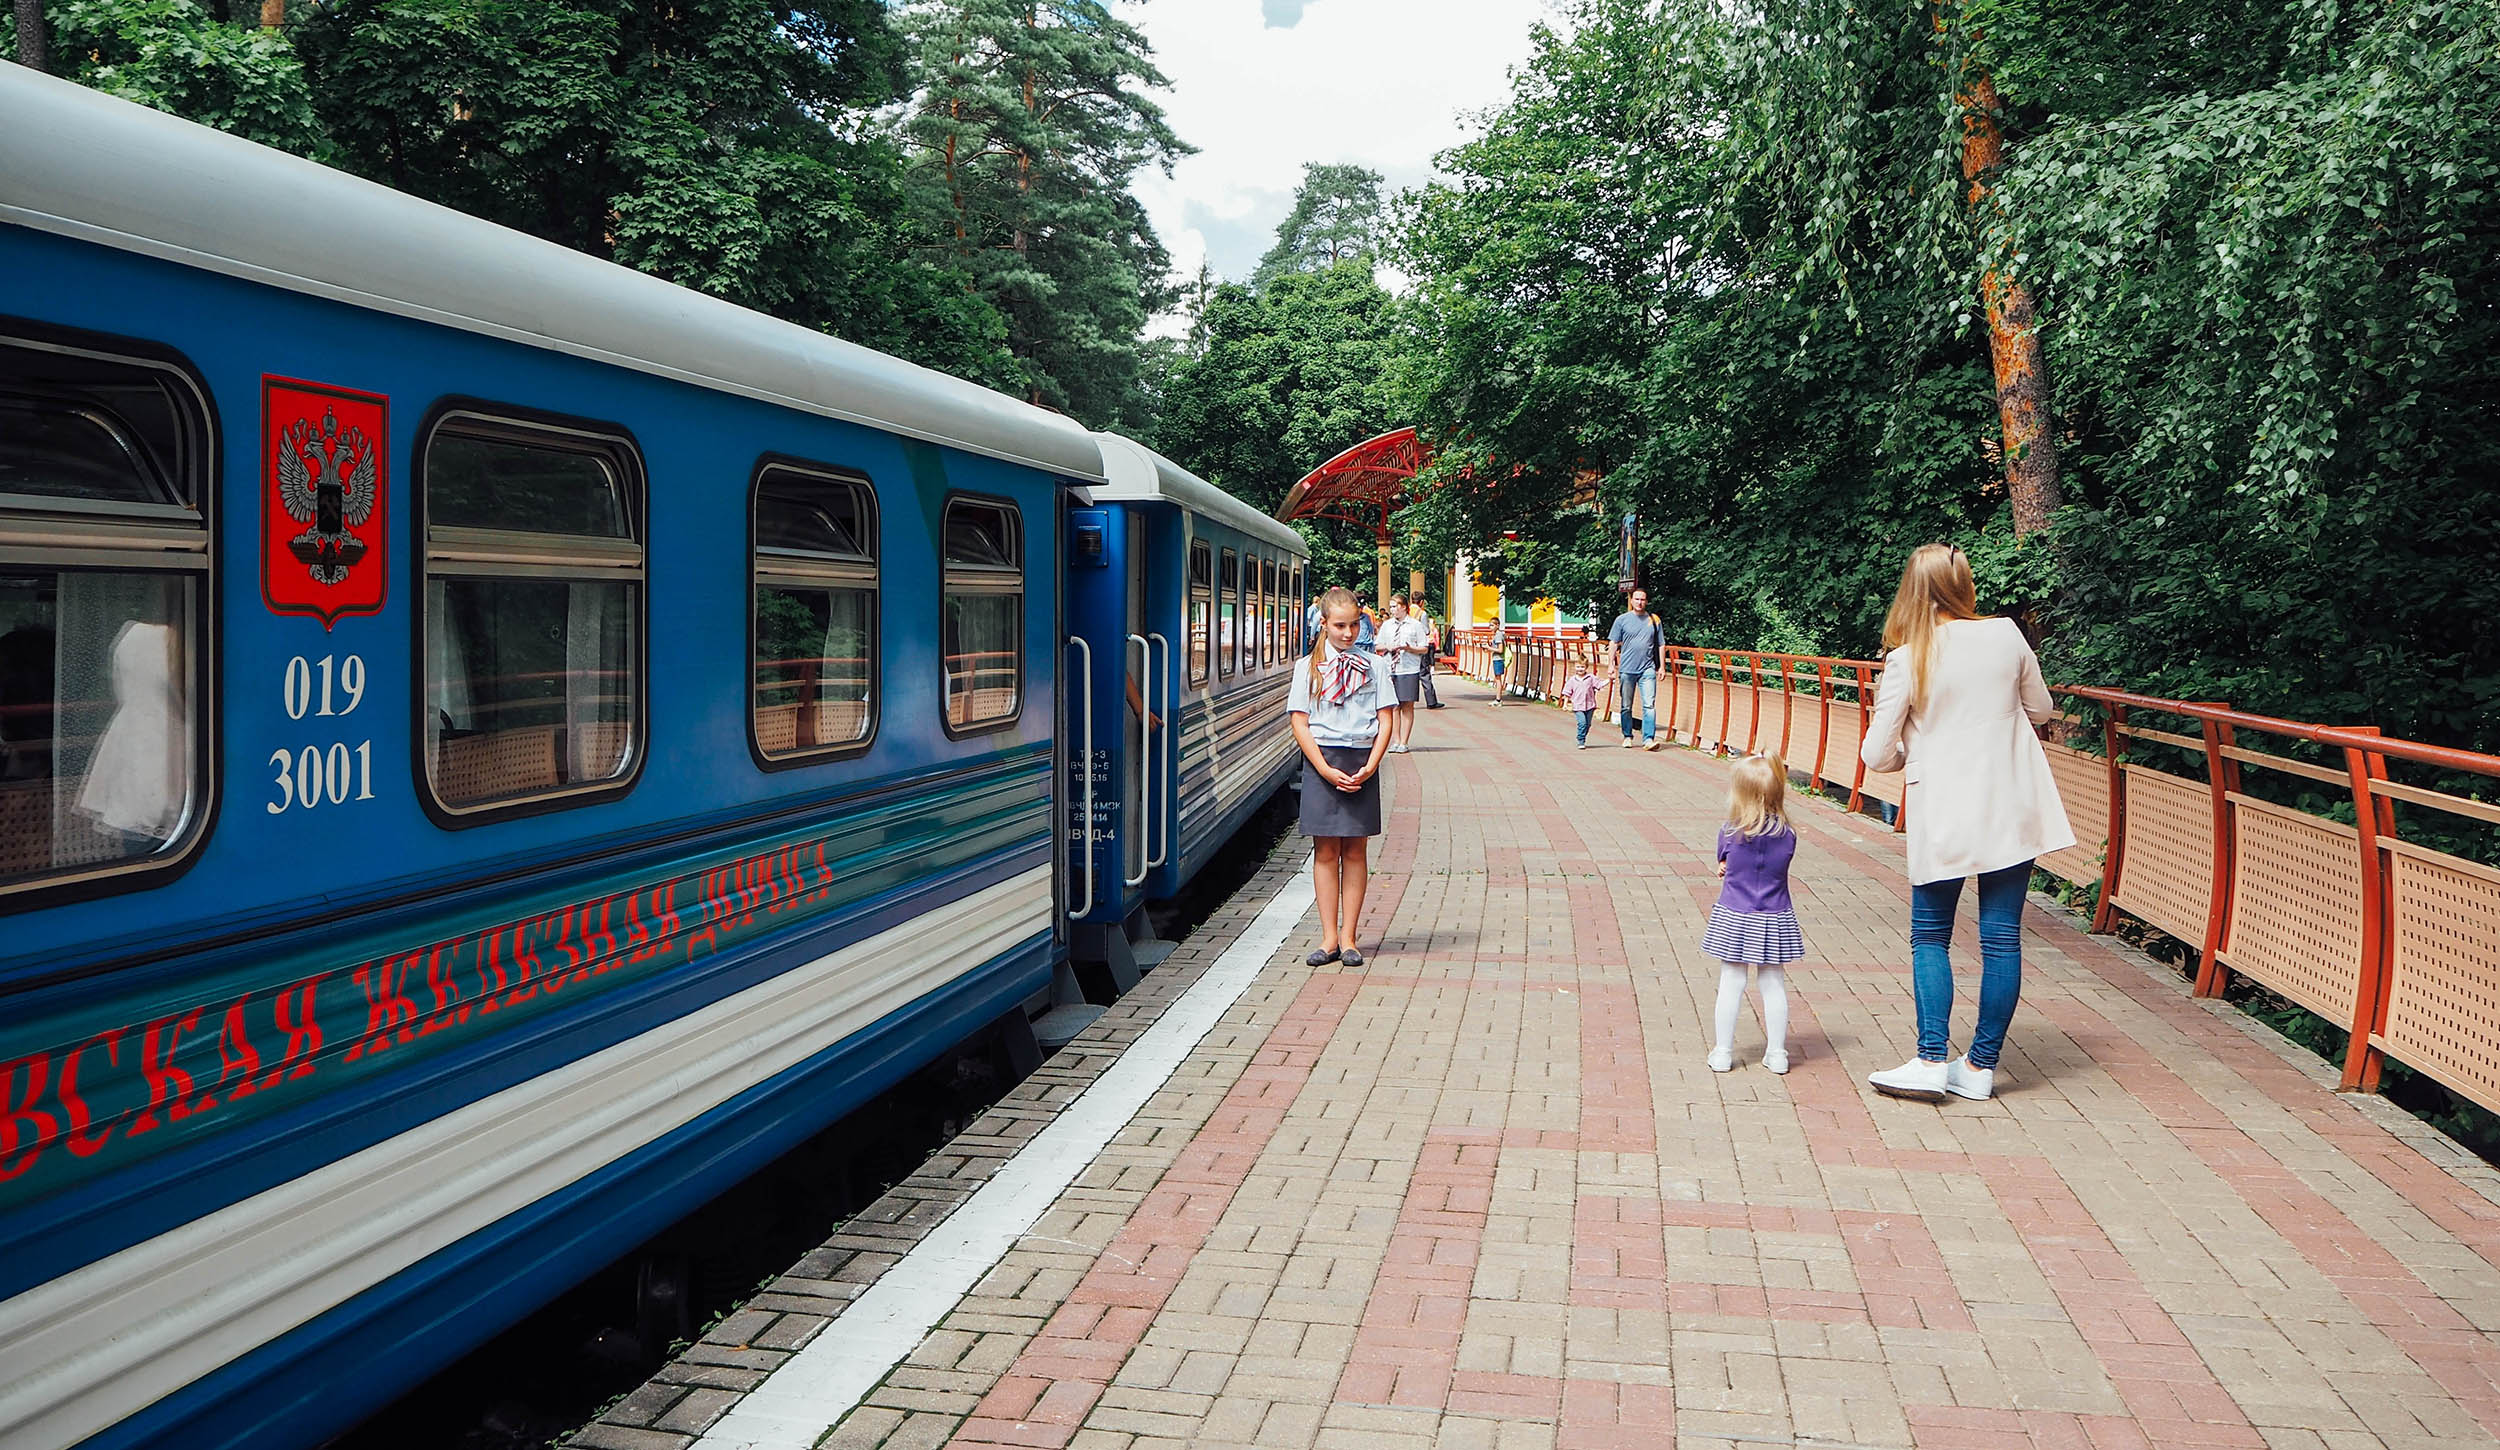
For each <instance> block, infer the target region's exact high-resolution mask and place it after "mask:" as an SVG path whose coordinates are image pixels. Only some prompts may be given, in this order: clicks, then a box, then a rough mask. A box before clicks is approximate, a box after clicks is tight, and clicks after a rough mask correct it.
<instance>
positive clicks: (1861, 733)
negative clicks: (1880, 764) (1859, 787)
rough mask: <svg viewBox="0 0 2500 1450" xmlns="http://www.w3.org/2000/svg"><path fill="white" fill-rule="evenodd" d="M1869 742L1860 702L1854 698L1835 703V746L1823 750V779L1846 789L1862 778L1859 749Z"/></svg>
mask: <svg viewBox="0 0 2500 1450" xmlns="http://www.w3.org/2000/svg"><path fill="white" fill-rule="evenodd" d="M1865 739H1866V725H1865V717H1864V715H1863V713H1862V712H1861V711H1860V710H1859V709H1858V702H1857V701H1855V700H1851V699H1839V700H1834V701H1832V743H1831V744H1830V745H1828V746H1825V747H1824V750H1823V776H1824V778H1825V779H1826V780H1829V781H1830V782H1831V783H1832V784H1834V785H1838V786H1846V785H1847V784H1849V782H1851V781H1853V780H1855V779H1857V777H1858V746H1859V745H1860V743H1862V742H1863V741H1864V740H1865Z"/></svg>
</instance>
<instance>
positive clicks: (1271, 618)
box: [1259, 559, 1284, 665]
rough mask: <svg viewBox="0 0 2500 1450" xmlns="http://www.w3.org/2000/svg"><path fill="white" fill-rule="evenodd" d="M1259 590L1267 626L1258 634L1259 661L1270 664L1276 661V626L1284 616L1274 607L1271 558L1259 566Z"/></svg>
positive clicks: (1273, 579) (1274, 591)
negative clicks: (1263, 604) (1265, 613)
mask: <svg viewBox="0 0 2500 1450" xmlns="http://www.w3.org/2000/svg"><path fill="white" fill-rule="evenodd" d="M1259 592H1260V593H1261V594H1263V595H1264V596H1265V597H1266V601H1267V628H1266V629H1264V630H1262V631H1260V634H1259V662H1260V663H1262V664H1270V665H1272V664H1274V663H1276V654H1277V650H1276V626H1277V623H1278V621H1280V620H1282V619H1283V618H1284V614H1283V611H1281V610H1279V609H1278V608H1277V607H1276V561H1275V560H1273V559H1270V560H1268V561H1267V562H1265V563H1263V564H1261V565H1260V566H1259Z"/></svg>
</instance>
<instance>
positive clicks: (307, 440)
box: [260, 377, 391, 629]
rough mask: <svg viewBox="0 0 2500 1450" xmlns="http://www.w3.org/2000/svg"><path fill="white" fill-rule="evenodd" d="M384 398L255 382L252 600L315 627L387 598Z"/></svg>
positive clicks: (375, 608) (387, 414) (371, 609)
mask: <svg viewBox="0 0 2500 1450" xmlns="http://www.w3.org/2000/svg"><path fill="white" fill-rule="evenodd" d="M390 419H391V402H390V399H388V398H385V397H382V396H380V395H378V394H374V393H359V392H355V391H352V390H350V389H347V388H333V387H330V386H327V385H326V384H322V383H301V382H296V381H294V380H292V379H289V378H273V377H264V378H262V379H261V380H260V420H261V425H260V426H261V437H260V464H261V550H260V592H261V598H262V599H263V600H265V601H266V602H267V603H268V605H269V608H270V609H271V610H272V611H273V612H275V613H278V614H309V615H313V616H314V617H316V618H318V619H319V620H320V621H321V623H322V627H323V628H325V629H326V628H329V627H331V626H334V625H336V624H337V623H338V621H339V617H340V616H341V615H347V614H378V613H380V612H381V610H382V601H383V599H384V598H385V597H386V595H387V592H388V590H387V584H388V576H389V557H388V551H387V550H386V549H385V548H384V542H385V540H384V523H385V521H386V520H387V519H388V518H389V517H390V511H389V510H388V508H386V507H385V504H386V502H387V500H388V496H389V492H388V485H389V475H390Z"/></svg>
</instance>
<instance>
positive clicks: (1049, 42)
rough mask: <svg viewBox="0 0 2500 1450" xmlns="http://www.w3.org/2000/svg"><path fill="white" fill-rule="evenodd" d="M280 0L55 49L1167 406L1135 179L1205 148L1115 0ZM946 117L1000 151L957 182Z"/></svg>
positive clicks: (839, 313) (180, 97)
mask: <svg viewBox="0 0 2500 1450" xmlns="http://www.w3.org/2000/svg"><path fill="white" fill-rule="evenodd" d="M259 8H260V7H259V6H258V4H257V3H252V4H223V3H217V4H204V3H202V0H48V14H49V17H50V19H51V22H52V30H53V46H52V53H53V56H54V59H55V64H56V66H57V67H58V68H59V69H61V70H63V71H64V72H65V73H67V74H69V75H70V76H71V77H72V78H73V79H77V80H80V81H83V82H85V83H87V84H89V85H93V86H95V87H97V88H99V89H102V90H105V91H108V92H110V93H112V94H115V95H119V96H123V97H125V98H127V99H130V100H134V101H138V102H141V103H142V104H146V105H151V106H156V107H158V108H160V109H163V110H167V111H171V112H174V113H175V114H178V115H182V116H186V117H189V118H191V119H193V120H197V121H201V122H204V123H206V124H209V125H213V126H217V127H219V128H221V129H225V130H229V131H232V132H235V133H236V134H238V135H243V136H247V137H250V138H251V139H253V140H256V141H260V142H263V143H265V144H268V145H272V146H278V147H281V148H284V149H286V150H290V151H294V152H297V153H299V154H302V155H306V156H310V157H313V158H315V159H318V160H321V161H324V162H327V163H329V164H331V165H334V166H338V167H341V168H343V169H345V170H348V171H352V172H355V173H358V174H360V175H363V176H367V177H370V178H372V179H373V180H376V181H380V182H383V183H385V184H387V185H390V186H393V187H396V188H399V189H400V190H403V191H407V192H410V193H413V194H415V195H418V196H422V197H425V198H427V199H429V200H432V201H437V202H441V203H442V204H444V205H446V206H451V207H456V208H458V209H460V210H462V211H466V212H470V213H472V214H474V215H477V216H481V217H485V218H487V219H489V220H492V221H495V222H499V223H501V224H503V225H505V226H510V227H515V228H518V229H520V230H522V231H526V232H530V233H533V234H535V235H538V236H541V237H545V238H547V239H548V240H551V241H555V242H559V243H562V244H563V245H566V246H570V247H575V248H578V249H580V250H582V251H585V252H589V253H591V254H592V255H595V256H600V257H606V258H610V259H612V260H615V261H618V262H621V263H624V264H626V265H629V266H634V267H639V268H642V269H644V270H646V271H650V272H653V273H656V274H658V275H660V276H663V277H667V278H669V279H670V280H672V281H676V282H680V283H683V284H685V285H686V286H690V287H696V288H700V289H701V290H703V291H706V292H710V293H712V294H714V295H716V296H720V297H724V298H727V299H729V300H731V301H734V302H737V303H740V304H742V305H744V306H748V307H753V308H756V309H758V310H761V311H765V312H769V313H772V314H774V315H776V316H779V317H783V318H787V319H789V320H791V321H795V322H799V323H803V324H805V325H807V326H811V327H817V328H821V329H824V330H827V331H830V332H834V333H836V334H838V335H840V336H842V337H845V338H848V339H850V340H852V341H855V342H859V343H863V344H866V345H867V346H870V347H875V348H879V349H881V350H884V351H887V352H891V353H894V354H897V355H898V356H902V357H905V358H909V359H911V360H913V361H916V362H922V363H926V364H928V365H930V366H932V367H937V368H941V369H944V370H946V371H949V372H953V373H956V374H959V375H961V376H964V377H968V378H972V379H974V380H976V381H979V382H983V383H987V384H990V385H992V386H995V387H1000V388H1006V389H1010V390H1013V391H1015V392H1017V393H1020V394H1023V395H1026V396H1030V397H1034V398H1037V399H1040V400H1043V401H1047V402H1051V403H1053V404H1056V405H1059V406H1064V407H1066V408H1068V409H1070V410H1071V411H1073V412H1075V413H1076V414H1077V415H1078V416H1079V417H1081V418H1083V419H1084V420H1085V421H1086V422H1088V423H1090V424H1094V425H1097V426H1101V425H1106V424H1112V423H1124V424H1126V425H1128V426H1131V427H1133V428H1134V427H1141V426H1143V423H1144V420H1145V418H1146V416H1147V414H1148V411H1149V406H1150V402H1149V399H1148V396H1147V393H1146V391H1145V387H1144V381H1143V378H1142V377H1141V364H1140V356H1141V351H1142V349H1143V344H1142V341H1141V335H1142V332H1143V330H1144V324H1145V320H1146V318H1147V316H1148V314H1149V313H1150V312H1151V311H1152V310H1154V309H1155V308H1156V307H1158V306H1161V305H1162V304H1163V302H1164V300H1165V298H1166V296H1167V289H1166V283H1165V279H1164V272H1165V270H1166V263H1165V260H1164V255H1163V251H1162V247H1161V244H1160V243H1159V242H1157V241H1156V240H1155V237H1154V235H1153V232H1152V230H1151V229H1150V228H1148V227H1147V226H1146V224H1145V222H1144V219H1143V215H1142V213H1141V212H1140V210H1139V208H1138V205H1137V202H1136V200H1135V198H1134V197H1133V196H1131V195H1130V194H1129V193H1128V191H1127V185H1128V181H1129V179H1130V178H1131V177H1132V176H1133V175H1134V174H1135V173H1136V171H1137V169H1138V168H1139V167H1140V166H1141V165H1144V164H1148V163H1150V162H1163V163H1166V164H1168V162H1169V160H1170V158H1171V157H1172V156H1173V155H1175V154H1177V152H1178V151H1179V150H1180V149H1182V148H1181V147H1180V146H1179V143H1178V142H1177V140H1176V139H1175V138H1173V137H1172V135H1171V134H1170V132H1169V130H1168V128H1166V127H1165V126H1164V125H1163V122H1162V118H1161V115H1160V113H1159V112H1158V111H1157V110H1156V109H1155V107H1154V106H1153V105H1152V103H1151V102H1148V101H1146V100H1145V99H1144V98H1143V95H1142V91H1143V89H1144V88H1147V87H1151V86H1155V85H1159V84H1161V80H1162V78H1161V77H1160V76H1159V75H1157V74H1156V73H1155V72H1154V70H1153V68H1152V66H1151V65H1150V64H1148V63H1147V60H1146V51H1145V46H1144V42H1143V40H1142V38H1141V37H1139V36H1138V35H1137V33H1136V32H1135V31H1134V30H1133V29H1130V28H1129V27H1126V26H1124V25H1121V24H1119V23H1117V22H1115V21H1113V20H1111V19H1110V17H1109V16H1108V14H1107V12H1106V11H1105V9H1104V6H1103V5H1102V4H1101V3H1100V0H1054V3H1052V4H1049V5H1037V4H1034V3H1004V0H916V3H914V4H912V5H910V6H908V7H906V8H904V9H903V10H902V11H901V12H900V13H899V14H898V13H890V12H889V10H888V7H887V5H886V4H885V3H884V0H814V3H808V4H799V5H792V4H773V3H766V0H669V3H662V0H322V3H318V4H313V3H297V4H295V5H293V6H291V7H290V8H289V10H288V18H287V22H286V24H285V25H284V26H283V27H282V28H280V29H277V30H263V29H261V28H260V27H259V26H258V25H257V24H255V23H252V22H254V21H256V20H257V19H258V17H259ZM907 99H908V100H912V101H914V102H915V104H914V105H912V106H910V107H906V108H898V107H897V106H896V104H895V103H897V102H900V101H904V100H907ZM940 111H942V112H943V113H944V115H945V116H946V118H947V121H946V125H945V126H944V127H939V126H937V125H936V124H935V123H934V122H933V120H932V117H933V116H934V115H936V114H937V113H938V112H940ZM898 115H899V116H902V117H903V120H902V122H901V125H900V126H899V127H898V125H897V124H896V118H897V116H898ZM949 128H951V129H949ZM940 131H945V132H946V134H947V135H952V136H957V137H960V138H963V139H967V140H968V141H969V143H970V148H971V150H970V153H969V154H967V155H966V157H965V161H964V164H963V165H962V166H961V167H959V168H957V169H956V171H955V172H954V174H953V179H954V185H952V186H951V187H950V186H948V185H945V184H943V183H944V181H945V177H944V176H943V175H942V174H941V169H940V167H939V166H938V164H937V161H936V160H935V159H934V158H935V155H936V152H935V150H933V146H934V145H935V143H936V142H937V141H939V140H940V139H942V138H941V137H940V135H939V133H940Z"/></svg>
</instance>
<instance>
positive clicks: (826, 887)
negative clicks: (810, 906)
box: [815, 841, 833, 901]
mask: <svg viewBox="0 0 2500 1450" xmlns="http://www.w3.org/2000/svg"><path fill="white" fill-rule="evenodd" d="M832 894H833V868H832V867H831V866H828V865H826V864H825V843H824V842H822V841H818V842H817V843H816V891H815V899H816V900H818V901H822V900H824V899H825V898H826V897H828V896H831V895H832Z"/></svg>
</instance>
